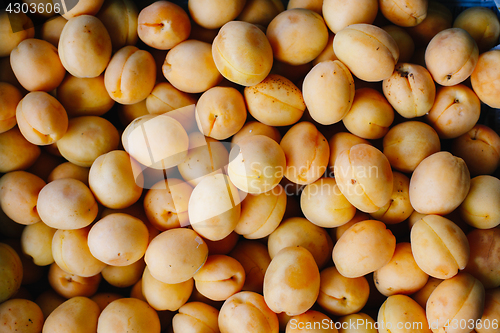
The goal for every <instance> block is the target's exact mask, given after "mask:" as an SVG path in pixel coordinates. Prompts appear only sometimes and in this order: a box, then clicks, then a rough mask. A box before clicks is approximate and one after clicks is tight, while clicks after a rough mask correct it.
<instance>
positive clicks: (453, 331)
mask: <svg viewBox="0 0 500 333" xmlns="http://www.w3.org/2000/svg"><path fill="white" fill-rule="evenodd" d="M484 297H485V292H484V287H483V285H482V284H481V282H479V281H478V280H476V279H475V278H474V277H472V275H469V274H467V273H459V274H457V275H456V276H454V277H452V278H450V279H447V280H444V281H443V282H441V283H440V284H439V285H438V286H437V287H436V289H434V291H433V292H432V294H431V296H430V297H429V300H428V301H427V306H426V316H427V321H428V322H429V323H431V324H432V325H434V326H431V327H432V328H433V332H438V331H439V330H443V329H446V330H447V331H448V332H450V333H461V332H464V333H465V332H470V330H471V329H470V326H469V325H467V326H466V327H465V328H464V325H462V327H460V324H459V325H455V324H454V323H457V322H458V323H460V322H465V323H470V322H473V323H475V322H477V320H478V319H479V318H481V315H482V313H483V308H484ZM446 323H448V327H446V328H444V325H446Z"/></svg>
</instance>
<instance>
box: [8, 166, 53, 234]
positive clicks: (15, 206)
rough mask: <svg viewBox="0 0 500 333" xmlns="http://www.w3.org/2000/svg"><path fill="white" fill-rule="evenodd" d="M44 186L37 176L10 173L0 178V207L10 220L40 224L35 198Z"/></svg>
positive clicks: (16, 172)
mask: <svg viewBox="0 0 500 333" xmlns="http://www.w3.org/2000/svg"><path fill="white" fill-rule="evenodd" d="M44 186H45V182H44V181H43V180H42V179H41V178H40V177H38V176H35V175H34V174H32V173H29V172H26V171H12V172H9V173H6V174H4V175H3V176H2V177H1V178H0V207H1V209H2V211H3V212H4V213H5V215H7V216H8V217H9V218H10V219H12V220H14V221H15V222H17V223H20V224H24V225H30V224H35V223H37V222H40V220H41V219H40V215H39V214H38V210H37V198H38V195H39V193H40V191H41V190H42V188H43V187H44Z"/></svg>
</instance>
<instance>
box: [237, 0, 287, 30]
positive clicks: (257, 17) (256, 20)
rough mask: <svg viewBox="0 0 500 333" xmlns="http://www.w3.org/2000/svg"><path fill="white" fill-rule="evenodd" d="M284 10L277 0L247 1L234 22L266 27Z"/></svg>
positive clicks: (281, 3)
mask: <svg viewBox="0 0 500 333" xmlns="http://www.w3.org/2000/svg"><path fill="white" fill-rule="evenodd" d="M284 10H285V7H284V6H283V2H281V1H279V0H247V1H246V3H245V7H243V10H242V11H241V13H240V15H238V17H237V18H236V20H237V21H245V22H248V23H252V24H255V25H261V26H264V27H267V26H268V25H269V23H270V22H271V21H272V20H273V18H275V17H276V15H278V14H279V13H281V12H282V11H284Z"/></svg>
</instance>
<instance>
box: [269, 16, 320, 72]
mask: <svg viewBox="0 0 500 333" xmlns="http://www.w3.org/2000/svg"><path fill="white" fill-rule="evenodd" d="M266 36H267V38H268V39H269V43H270V44H271V47H272V49H273V55H274V58H275V59H276V60H279V61H281V62H284V63H287V64H291V65H302V64H306V63H308V62H310V61H312V60H313V59H314V58H316V57H317V56H318V55H319V54H320V53H321V51H323V49H324V48H325V46H326V43H327V42H328V28H327V26H326V24H325V21H324V20H323V18H322V17H321V15H320V14H318V13H316V12H313V11H312V10H309V9H304V8H293V9H288V10H286V11H284V12H281V13H280V14H278V15H277V16H276V17H275V18H274V19H273V20H272V21H271V23H269V26H268V27H267V30H266Z"/></svg>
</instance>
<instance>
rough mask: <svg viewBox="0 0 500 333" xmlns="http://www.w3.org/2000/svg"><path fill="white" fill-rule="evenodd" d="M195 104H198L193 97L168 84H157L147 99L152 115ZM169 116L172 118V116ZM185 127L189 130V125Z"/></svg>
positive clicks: (147, 105) (148, 108)
mask: <svg viewBox="0 0 500 333" xmlns="http://www.w3.org/2000/svg"><path fill="white" fill-rule="evenodd" d="M193 104H196V99H195V98H194V97H193V96H192V95H190V94H188V93H185V92H182V91H180V90H179V89H177V88H175V87H174V86H173V85H171V84H170V83H168V82H160V83H157V84H156V85H155V87H154V88H153V91H151V94H149V96H148V97H147V98H146V107H147V110H148V112H149V113H150V114H160V113H165V112H170V111H173V110H176V109H180V108H183V107H185V106H189V105H193ZM169 115H170V116H172V114H169ZM183 115H184V112H183ZM178 120H179V121H181V120H180V119H178ZM186 120H187V119H186ZM193 120H194V117H193V119H189V121H191V122H192V121H193ZM181 123H182V122H181ZM183 126H184V128H188V124H183Z"/></svg>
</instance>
